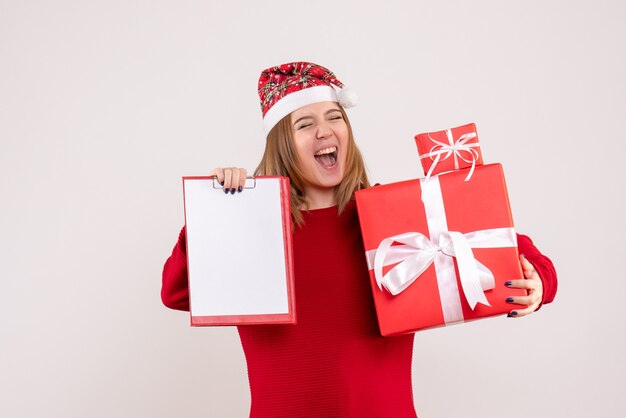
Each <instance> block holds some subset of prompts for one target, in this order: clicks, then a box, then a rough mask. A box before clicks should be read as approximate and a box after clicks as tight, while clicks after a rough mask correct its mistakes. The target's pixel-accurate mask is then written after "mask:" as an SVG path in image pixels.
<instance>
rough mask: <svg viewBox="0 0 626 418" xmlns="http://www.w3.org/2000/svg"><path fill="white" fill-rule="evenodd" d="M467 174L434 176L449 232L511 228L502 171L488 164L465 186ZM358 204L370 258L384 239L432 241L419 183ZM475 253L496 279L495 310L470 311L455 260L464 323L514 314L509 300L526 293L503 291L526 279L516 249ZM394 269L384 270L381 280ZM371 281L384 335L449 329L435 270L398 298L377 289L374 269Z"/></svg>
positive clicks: (377, 191)
mask: <svg viewBox="0 0 626 418" xmlns="http://www.w3.org/2000/svg"><path fill="white" fill-rule="evenodd" d="M467 171H468V170H459V171H454V172H450V173H446V174H442V175H439V176H436V177H437V178H438V180H439V182H440V185H441V195H442V197H443V202H444V207H445V217H446V221H447V225H448V230H449V231H458V232H461V233H464V234H465V233H469V232H473V231H479V230H485V229H493V228H512V227H513V219H512V215H511V210H510V207H509V199H508V194H507V190H506V184H505V180H504V173H503V170H502V166H501V165H500V164H489V165H483V166H479V167H476V168H475V170H474V173H473V176H472V178H471V180H470V181H465V178H466V176H467ZM356 202H357V208H358V212H359V221H360V224H361V231H362V234H363V242H364V246H365V250H366V252H368V251H370V250H375V249H377V248H378V246H379V244H380V243H381V241H382V240H383V239H385V238H388V237H391V236H394V235H397V234H401V233H405V232H410V231H415V232H420V233H422V234H424V235H426V236H427V237H429V236H430V235H429V226H428V223H427V217H426V213H425V208H424V203H423V202H422V200H421V184H420V180H409V181H402V182H398V183H392V184H388V185H383V186H377V187H372V188H368V189H365V190H360V191H358V192H356ZM381 214H388V215H387V216H381ZM472 253H473V255H474V257H475V259H476V260H478V261H479V262H481V263H482V264H484V265H485V266H486V267H487V268H488V269H489V270H491V272H492V273H493V275H494V277H495V288H494V289H492V290H487V291H485V295H486V297H487V300H488V301H489V303H490V305H491V306H485V305H483V304H478V305H476V307H475V309H473V310H472V309H471V308H470V306H469V304H468V303H467V301H466V300H465V295H464V294H463V290H462V286H461V283H460V281H459V272H458V265H457V261H456V259H455V261H454V267H455V270H456V280H457V285H458V289H459V293H460V296H461V298H460V299H461V306H462V312H463V318H464V319H463V321H465V322H467V321H472V320H476V319H480V318H485V317H490V316H495V315H501V314H506V313H508V312H510V311H511V309H512V305H511V304H509V303H506V302H505V300H506V298H507V297H509V296H522V295H526V291H525V290H524V289H513V288H507V287H506V286H504V282H505V281H508V280H516V279H522V278H523V274H522V271H521V268H520V263H519V258H518V249H517V247H516V246H515V247H509V248H478V249H476V248H474V249H473V250H472ZM393 267H394V265H390V266H386V267H385V268H384V269H383V274H386V272H387V271H389V270H390V269H391V268H393ZM370 280H371V284H372V291H373V295H374V302H375V306H376V312H377V316H378V323H379V327H380V332H381V334H382V335H385V336H392V335H400V334H405V333H410V332H414V331H417V330H422V329H426V328H432V327H439V326H443V325H446V324H445V321H444V317H443V312H442V305H441V300H440V294H439V288H438V283H437V276H436V273H435V267H434V264H431V265H430V266H429V267H428V268H427V269H426V270H425V271H424V272H423V273H422V274H421V275H420V276H419V277H418V278H417V279H416V280H415V281H414V282H413V283H412V284H411V285H409V286H408V287H407V288H406V289H405V290H404V291H402V292H401V293H399V294H397V295H395V296H394V295H392V294H391V293H389V291H387V290H386V289H385V288H383V289H382V290H381V289H379V287H378V285H377V283H376V278H375V275H374V270H373V269H370Z"/></svg>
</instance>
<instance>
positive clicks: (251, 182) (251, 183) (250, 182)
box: [213, 176, 256, 189]
mask: <svg viewBox="0 0 626 418" xmlns="http://www.w3.org/2000/svg"><path fill="white" fill-rule="evenodd" d="M213 188H214V189H221V188H222V185H221V184H220V182H219V181H218V180H217V176H213ZM243 188H244V189H254V188H256V178H255V177H254V176H250V177H246V183H245V185H244V186H243Z"/></svg>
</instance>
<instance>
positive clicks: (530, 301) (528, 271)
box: [505, 254, 543, 318]
mask: <svg viewBox="0 0 626 418" xmlns="http://www.w3.org/2000/svg"><path fill="white" fill-rule="evenodd" d="M519 259H520V265H521V267H522V271H523V272H524V277H525V279H522V280H511V281H510V282H506V283H505V284H506V286H507V287H514V288H518V289H527V291H528V295H527V296H511V297H509V298H507V300H506V301H507V302H509V303H514V304H517V305H526V306H527V307H526V308H524V309H515V310H513V311H511V312H509V314H508V316H509V317H514V318H519V317H521V316H524V315H528V314H530V313H533V312H535V311H536V310H537V308H538V307H539V305H540V304H541V298H542V297H543V283H542V282H541V278H540V277H539V273H537V270H535V268H534V267H533V265H532V264H530V262H529V261H528V260H526V257H524V255H523V254H522V255H520V256H519Z"/></svg>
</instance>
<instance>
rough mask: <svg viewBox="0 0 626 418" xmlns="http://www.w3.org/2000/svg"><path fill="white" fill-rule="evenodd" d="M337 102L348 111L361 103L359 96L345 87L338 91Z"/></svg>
mask: <svg viewBox="0 0 626 418" xmlns="http://www.w3.org/2000/svg"><path fill="white" fill-rule="evenodd" d="M337 101H338V102H339V104H340V105H341V106H343V107H345V108H346V109H348V108H351V107H354V106H356V105H357V103H358V102H359V96H358V95H357V94H356V91H354V90H353V89H351V88H348V87H344V88H342V89H340V90H339V91H337Z"/></svg>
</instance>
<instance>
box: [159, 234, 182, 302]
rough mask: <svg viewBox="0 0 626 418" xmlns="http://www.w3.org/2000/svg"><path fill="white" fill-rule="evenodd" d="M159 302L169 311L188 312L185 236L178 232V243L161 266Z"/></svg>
mask: <svg viewBox="0 0 626 418" xmlns="http://www.w3.org/2000/svg"><path fill="white" fill-rule="evenodd" d="M161 300H162V301H163V304H164V305H165V306H167V307H168V308H171V309H178V310H180V311H188V310H189V281H188V278H187V234H186V232H185V227H184V226H183V229H182V230H181V231H180V235H179V236H178V242H177V243H176V245H175V246H174V249H173V250H172V255H170V256H169V258H168V259H167V261H166V262H165V265H164V266H163V283H162V286H161Z"/></svg>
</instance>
